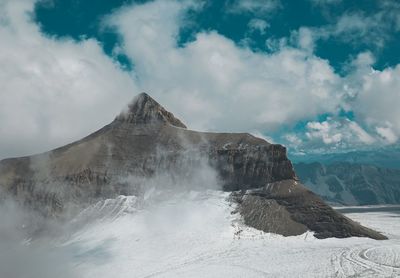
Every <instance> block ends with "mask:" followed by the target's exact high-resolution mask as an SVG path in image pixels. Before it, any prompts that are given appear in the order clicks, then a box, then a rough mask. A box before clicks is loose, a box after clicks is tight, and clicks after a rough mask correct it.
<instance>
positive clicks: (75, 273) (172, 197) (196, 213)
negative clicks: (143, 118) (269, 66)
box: [0, 148, 222, 278]
mask: <svg viewBox="0 0 400 278" xmlns="http://www.w3.org/2000/svg"><path fill="white" fill-rule="evenodd" d="M153 159H154V163H153V165H155V167H152V168H151V171H150V170H147V171H145V172H144V173H136V172H135V173H127V174H119V175H118V176H116V177H113V181H112V182H114V183H115V184H119V185H120V186H121V185H122V186H123V187H124V188H125V189H126V190H125V192H127V194H125V195H115V196H113V197H111V198H104V197H102V196H100V197H99V198H89V199H87V202H85V201H84V200H79V199H74V198H73V197H71V196H73V194H71V193H70V192H68V190H72V188H71V185H70V184H66V183H62V182H60V181H59V180H57V179H56V178H54V177H52V173H51V169H50V168H49V165H50V164H51V163H50V160H51V156H49V155H43V156H41V157H36V158H34V159H32V160H31V161H30V165H29V169H30V170H32V171H33V173H34V174H33V175H32V177H33V179H34V180H35V185H34V189H33V190H32V191H31V192H30V193H26V192H25V193H24V194H33V195H35V194H42V195H44V196H47V194H53V195H52V196H54V198H57V200H60V201H61V202H62V206H61V207H62V211H61V212H57V213H56V214H54V213H49V210H51V207H49V208H47V209H45V210H43V209H40V205H41V204H39V203H35V204H27V203H26V202H25V203H24V201H23V200H21V199H18V197H20V198H21V196H23V195H19V196H13V195H12V194H10V193H5V192H2V193H1V196H2V202H1V205H0V219H1V222H0V277H13V278H19V277H21V278H23V277H24V278H25V277H29V278H47V277H61V278H64V277H65V278H72V277H86V274H87V273H91V272H92V271H93V269H95V268H96V267H98V266H99V265H103V264H104V265H108V264H111V263H116V261H115V260H120V259H121V258H120V257H119V256H121V252H122V251H121V250H124V248H123V246H120V244H121V241H120V240H119V238H122V239H125V236H129V237H132V238H134V240H138V241H141V245H140V246H141V250H142V251H141V252H140V253H137V252H135V250H132V254H131V256H133V258H134V259H136V260H138V261H141V262H145V261H146V260H152V258H156V257H158V256H160V255H161V254H162V252H163V249H164V248H170V247H171V246H174V245H180V244H182V242H180V240H178V239H179V238H182V239H185V238H186V239H185V240H189V238H190V236H189V235H192V236H193V235H194V234H197V233H201V231H202V229H203V228H204V225H205V222H208V221H210V220H212V219H214V217H213V210H212V209H209V208H206V207H204V206H203V205H201V204H202V202H203V201H204V200H206V199H208V198H209V197H210V196H212V195H213V194H215V192H217V191H218V190H220V189H221V188H222V186H221V182H220V178H219V176H218V173H217V172H216V170H215V169H214V168H213V167H212V166H211V165H210V164H209V162H208V159H207V158H206V157H205V156H204V155H203V154H202V152H201V151H200V150H198V149H196V148H188V149H187V150H186V151H181V152H179V154H178V155H176V154H171V152H168V151H166V150H163V149H157V151H156V155H155V157H154V158H153ZM171 160H172V161H173V162H174V163H173V165H174V166H171V165H172V164H171ZM42 201H43V200H42ZM30 205H33V208H39V210H35V209H32V207H30ZM42 205H44V206H46V204H45V203H44V204H42ZM215 217H216V218H218V217H219V214H217V215H215ZM217 221H222V219H218V220H217ZM153 238H156V239H157V238H158V240H157V242H158V243H157V244H156V245H155V244H154V243H153ZM185 248H186V247H185ZM124 252H126V253H127V254H129V253H130V251H129V250H125V251H124ZM98 275H100V276H99V277H109V276H108V275H111V274H110V273H108V275H105V274H104V273H103V275H101V274H97V276H98ZM87 277H92V276H91V275H89V274H88V276H87Z"/></svg>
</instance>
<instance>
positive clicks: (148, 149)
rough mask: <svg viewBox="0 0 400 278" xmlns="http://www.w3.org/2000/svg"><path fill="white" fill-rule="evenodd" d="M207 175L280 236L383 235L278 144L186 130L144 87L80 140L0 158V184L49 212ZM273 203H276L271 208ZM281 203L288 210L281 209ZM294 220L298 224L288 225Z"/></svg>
mask: <svg viewBox="0 0 400 278" xmlns="http://www.w3.org/2000/svg"><path fill="white" fill-rule="evenodd" d="M213 175H215V177H214V178H215V179H214V180H212V182H213V183H214V182H215V183H217V181H218V184H220V185H221V188H222V189H223V190H225V191H229V192H236V193H235V194H233V195H234V198H233V199H234V200H235V202H237V204H238V207H239V211H241V213H242V216H243V217H244V219H247V220H246V224H248V225H249V226H253V227H258V228H260V229H262V230H264V231H266V232H274V233H281V234H285V235H297V234H299V233H302V232H305V230H306V229H307V230H308V229H310V230H313V231H314V232H315V235H316V236H317V237H319V238H326V237H332V236H333V237H349V236H368V237H371V238H375V239H385V237H384V236H382V235H381V234H379V233H377V232H375V231H372V230H370V229H367V228H365V227H362V226H360V225H359V224H357V223H355V222H353V221H351V220H350V219H348V218H346V217H344V216H342V215H341V214H340V213H337V212H335V211H334V210H333V209H332V208H330V207H329V206H327V205H326V204H325V203H324V202H323V201H322V200H321V199H320V198H319V197H317V196H316V195H315V194H313V193H312V192H311V191H309V190H307V189H305V188H304V187H303V186H301V185H298V182H297V176H296V174H295V172H294V169H293V166H292V164H291V162H290V160H289V159H288V158H287V155H286V148H285V147H284V146H282V145H278V144H271V143H268V142H267V141H265V140H263V139H260V138H257V137H254V136H252V135H250V134H247V133H210V132H199V131H192V130H188V129H187V128H186V126H185V125H184V124H183V123H182V122H181V121H180V120H179V119H177V118H175V116H173V114H172V113H170V112H168V111H166V110H165V109H164V108H163V107H162V106H161V105H160V104H159V103H158V102H156V101H155V100H153V99H152V98H151V97H150V96H149V95H147V94H143V93H142V94H140V95H139V96H138V97H136V98H135V100H134V101H133V102H132V103H131V104H130V105H129V106H128V110H127V111H125V112H123V113H122V114H120V115H119V116H117V117H116V119H115V120H114V121H113V122H111V123H110V124H108V125H106V126H105V127H103V128H102V129H100V130H99V131H96V132H94V133H92V134H91V135H89V136H87V137H85V138H83V139H81V140H79V141H76V142H73V143H71V144H68V145H66V146H64V147H60V148H57V149H55V150H53V151H49V152H46V153H43V154H39V155H35V156H31V157H23V158H13V159H8V160H3V161H0V187H1V188H2V189H3V190H4V191H6V192H8V193H9V194H11V195H13V196H14V198H15V199H17V200H19V201H20V202H21V203H22V204H24V205H27V206H32V207H33V208H34V209H38V210H41V211H42V213H44V214H46V215H50V216H53V217H57V215H59V214H61V213H62V212H63V211H65V210H66V208H67V207H68V206H71V205H72V206H79V205H80V206H82V205H85V204H89V203H93V202H95V201H98V200H102V199H105V198H112V197H115V196H118V195H135V196H140V195H141V194H142V195H143V190H146V188H143V187H145V186H146V182H144V181H146V180H148V179H152V178H154V177H156V178H157V177H159V176H162V177H163V178H165V177H166V178H167V180H168V182H169V183H171V184H173V183H178V184H181V185H186V186H188V185H190V184H191V183H193V184H196V185H197V186H199V188H200V189H201V188H202V187H204V186H205V187H207V186H210V185H209V184H207V183H209V182H211V181H210V180H207V179H204V178H208V177H209V176H213ZM163 181H165V180H163ZM182 181H184V182H182ZM285 181H286V182H285ZM185 183H186V184H185ZM159 186H161V188H162V187H163V184H160V185H159ZM199 188H197V189H199ZM195 189H196V188H195ZM260 192H261V193H260ZM256 195H257V196H258V197H255V196H256ZM295 196H297V197H295ZM255 198H257V200H258V201H256V200H255ZM260 198H261V199H260ZM271 202H275V205H274V206H272V207H271V206H270V205H269V204H270V203H271ZM244 207H246V209H244ZM282 210H284V211H286V212H287V213H284V214H281V213H280V211H282ZM266 211H268V214H269V215H273V216H274V219H276V220H277V221H278V222H277V223H279V225H278V226H279V229H277V228H278V226H277V225H275V223H267V222H268V221H269V220H268V219H266V218H265V212H266ZM290 219H291V221H289V220H290ZM266 221H267V222H266ZM293 225H295V226H297V227H302V228H301V229H293V227H292V226H293ZM282 231H287V232H286V233H284V232H282Z"/></svg>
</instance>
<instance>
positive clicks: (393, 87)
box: [352, 65, 400, 142]
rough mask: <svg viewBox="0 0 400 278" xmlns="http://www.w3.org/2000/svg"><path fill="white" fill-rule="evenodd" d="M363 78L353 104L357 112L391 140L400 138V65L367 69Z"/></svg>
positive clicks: (361, 76) (362, 75) (363, 73)
mask: <svg viewBox="0 0 400 278" xmlns="http://www.w3.org/2000/svg"><path fill="white" fill-rule="evenodd" d="M359 78H360V83H361V84H360V88H359V92H358V94H357V96H356V98H355V100H354V103H353V104H352V106H353V109H354V111H355V113H356V115H357V116H359V117H360V118H361V119H362V120H363V121H364V123H365V124H366V125H368V126H370V127H371V128H374V127H376V130H377V132H378V133H379V134H380V135H382V136H383V137H385V138H387V139H388V142H394V141H396V140H397V139H395V138H398V137H399V136H400V109H399V107H400V65H397V66H396V67H394V68H386V69H384V70H382V71H378V70H370V71H364V72H362V74H360V77H359ZM389 131H390V133H389ZM383 134H386V135H383ZM390 134H392V135H390Z"/></svg>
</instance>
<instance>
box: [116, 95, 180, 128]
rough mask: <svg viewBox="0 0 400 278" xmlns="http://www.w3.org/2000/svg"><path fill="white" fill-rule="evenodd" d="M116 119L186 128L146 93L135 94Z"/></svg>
mask: <svg viewBox="0 0 400 278" xmlns="http://www.w3.org/2000/svg"><path fill="white" fill-rule="evenodd" d="M116 120H117V121H122V122H129V123H134V124H150V123H164V124H170V125H173V126H176V127H181V128H186V126H185V125H184V124H183V123H182V122H181V121H180V120H179V119H178V118H175V116H174V114H172V113H171V112H169V111H167V110H165V108H164V107H162V106H161V104H159V103H158V102H157V101H155V100H154V99H153V98H152V97H151V96H149V95H148V94H146V93H140V94H139V95H137V96H136V97H135V98H134V99H133V101H132V102H131V103H130V104H129V105H128V109H127V110H126V111H123V112H122V113H121V114H119V116H118V117H117V118H116Z"/></svg>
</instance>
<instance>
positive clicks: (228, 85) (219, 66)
mask: <svg viewBox="0 0 400 278" xmlns="http://www.w3.org/2000/svg"><path fill="white" fill-rule="evenodd" d="M185 9H187V5H182V4H180V3H178V2H171V1H168V2H167V1H156V2H151V3H147V4H145V5H140V6H133V7H127V8H124V9H122V10H121V11H119V12H118V13H116V14H115V15H113V16H112V17H110V18H109V19H108V23H109V24H110V23H112V24H114V25H115V26H116V27H117V28H118V30H119V31H120V33H121V34H122V36H123V38H124V49H125V52H126V53H127V54H128V55H129V56H130V57H131V58H132V60H133V61H134V62H135V71H136V74H137V76H138V81H139V82H140V87H141V89H142V90H145V91H148V92H149V93H150V94H152V95H154V96H156V98H157V99H159V100H160V101H161V102H162V103H165V104H166V105H167V107H168V108H170V109H171V110H172V111H174V112H176V114H177V115H179V116H180V117H182V119H184V120H186V121H187V122H188V123H189V126H191V127H194V128H196V129H219V130H241V131H244V130H248V131H252V130H255V129H258V130H272V129H273V128H275V127H278V126H279V125H283V124H290V123H293V122H295V121H297V120H299V119H304V118H312V117H314V116H316V115H318V114H319V113H321V112H326V111H335V110H336V109H337V106H338V104H339V102H340V98H341V95H340V92H339V93H338V86H339V82H340V78H339V77H338V76H337V75H336V74H335V73H334V71H333V69H332V68H331V67H330V66H329V64H328V62H327V61H325V60H322V59H319V58H318V57H315V56H313V55H309V53H308V52H306V51H302V50H297V49H293V48H289V47H284V48H282V49H281V50H280V51H278V52H276V53H274V54H272V55H267V54H264V53H257V52H253V51H251V50H249V49H247V48H241V47H238V46H237V45H235V43H234V42H233V41H231V40H229V39H227V38H226V37H224V36H222V35H220V34H217V33H216V32H202V33H198V34H197V36H196V37H195V40H194V41H192V42H190V43H188V44H186V45H185V46H183V47H177V46H176V42H175V40H176V36H177V34H178V30H179V27H180V24H182V22H181V20H182V16H181V15H182V13H183V12H184V10H185ZM305 107H307V108H306V109H305Z"/></svg>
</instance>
